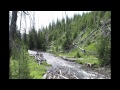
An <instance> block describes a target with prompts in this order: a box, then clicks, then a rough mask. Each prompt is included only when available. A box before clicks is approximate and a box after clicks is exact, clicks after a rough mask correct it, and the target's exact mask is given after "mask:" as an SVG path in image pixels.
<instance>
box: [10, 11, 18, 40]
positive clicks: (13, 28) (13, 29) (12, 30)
mask: <svg viewBox="0 0 120 90" xmlns="http://www.w3.org/2000/svg"><path fill="white" fill-rule="evenodd" d="M16 21H17V11H12V19H11V25H10V38H11V39H12V40H14V34H15V32H16Z"/></svg>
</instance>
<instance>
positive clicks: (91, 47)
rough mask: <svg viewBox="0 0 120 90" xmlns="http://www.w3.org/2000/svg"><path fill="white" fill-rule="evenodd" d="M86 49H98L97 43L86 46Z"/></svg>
mask: <svg viewBox="0 0 120 90" xmlns="http://www.w3.org/2000/svg"><path fill="white" fill-rule="evenodd" d="M84 49H85V50H90V51H96V46H95V43H91V44H90V45H88V46H87V47H85V48H84Z"/></svg>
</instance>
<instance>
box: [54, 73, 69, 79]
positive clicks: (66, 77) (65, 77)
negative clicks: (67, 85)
mask: <svg viewBox="0 0 120 90" xmlns="http://www.w3.org/2000/svg"><path fill="white" fill-rule="evenodd" d="M56 75H58V76H60V77H62V78H64V79H69V78H67V77H65V76H63V75H60V74H56Z"/></svg>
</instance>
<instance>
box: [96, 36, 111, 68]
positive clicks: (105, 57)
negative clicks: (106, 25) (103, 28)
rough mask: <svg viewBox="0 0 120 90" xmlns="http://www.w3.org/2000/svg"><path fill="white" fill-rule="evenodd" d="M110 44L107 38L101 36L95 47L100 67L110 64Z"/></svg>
mask: <svg viewBox="0 0 120 90" xmlns="http://www.w3.org/2000/svg"><path fill="white" fill-rule="evenodd" d="M110 43H111V42H110V40H109V38H107V37H102V36H101V38H100V40H99V42H98V44H97V45H96V47H97V53H98V58H99V61H100V64H101V66H103V65H109V64H110V58H111V46H110Z"/></svg>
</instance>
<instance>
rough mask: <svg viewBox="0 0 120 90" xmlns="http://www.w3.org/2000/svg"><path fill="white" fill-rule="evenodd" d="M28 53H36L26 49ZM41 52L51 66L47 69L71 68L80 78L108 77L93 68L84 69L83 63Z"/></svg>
mask: <svg viewBox="0 0 120 90" xmlns="http://www.w3.org/2000/svg"><path fill="white" fill-rule="evenodd" d="M28 52H29V54H32V55H33V54H36V53H37V52H36V51H32V50H28ZM40 53H41V54H43V57H44V58H45V59H46V62H47V63H48V64H51V65H52V66H51V67H50V68H48V71H54V70H55V69H57V68H59V69H61V70H67V71H68V70H71V72H74V73H75V74H76V76H77V77H78V78H80V79H110V77H108V76H105V75H102V74H100V73H98V72H95V71H93V70H85V69H83V68H82V67H83V65H81V64H78V63H75V62H70V61H65V60H63V59H62V58H60V57H56V56H55V55H54V54H51V53H47V52H40Z"/></svg>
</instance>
